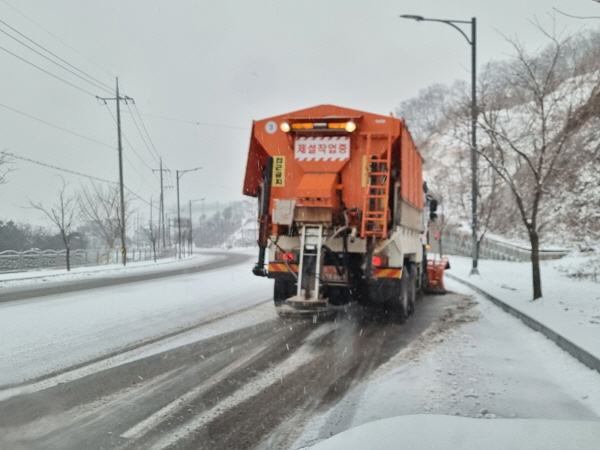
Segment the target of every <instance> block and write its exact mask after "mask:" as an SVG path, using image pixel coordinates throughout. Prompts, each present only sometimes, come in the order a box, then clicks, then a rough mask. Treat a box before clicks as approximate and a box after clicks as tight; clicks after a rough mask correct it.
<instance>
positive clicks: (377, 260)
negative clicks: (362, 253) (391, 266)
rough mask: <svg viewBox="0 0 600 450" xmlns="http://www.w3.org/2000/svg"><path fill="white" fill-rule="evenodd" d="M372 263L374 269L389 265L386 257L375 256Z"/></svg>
mask: <svg viewBox="0 0 600 450" xmlns="http://www.w3.org/2000/svg"><path fill="white" fill-rule="evenodd" d="M372 261H373V266H374V267H381V266H387V263H388V259H387V256H385V255H373V259H372Z"/></svg>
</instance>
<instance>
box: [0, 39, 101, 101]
mask: <svg viewBox="0 0 600 450" xmlns="http://www.w3.org/2000/svg"><path fill="white" fill-rule="evenodd" d="M0 49H2V50H4V51H5V52H6V53H9V54H11V55H12V56H14V57H15V58H18V59H20V60H21V61H23V62H25V63H27V64H29V65H30V66H33V67H35V68H36V69H38V70H41V71H42V72H44V73H46V74H48V75H50V76H51V77H54V78H56V79H57V80H60V81H62V82H63V83H66V84H68V85H69V86H72V87H74V88H75V89H78V90H80V91H82V92H85V93H86V94H89V95H91V96H92V97H96V95H95V94H92V93H91V92H90V91H88V90H87V89H84V88H82V87H79V86H77V85H76V84H73V83H71V82H70V81H67V80H65V79H64V78H61V77H59V76H58V75H55V74H53V73H52V72H49V71H47V70H46V69H42V68H41V67H40V66H38V65H36V64H34V63H32V62H31V61H28V60H26V59H25V58H22V57H20V56H19V55H17V54H16V53H13V52H11V51H10V50H7V49H5V48H4V47H2V46H0Z"/></svg>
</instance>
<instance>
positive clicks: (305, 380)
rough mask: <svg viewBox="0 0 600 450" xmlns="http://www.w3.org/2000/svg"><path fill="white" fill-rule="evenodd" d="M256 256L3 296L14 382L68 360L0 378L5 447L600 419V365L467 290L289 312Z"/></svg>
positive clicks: (272, 438)
mask: <svg viewBox="0 0 600 450" xmlns="http://www.w3.org/2000/svg"><path fill="white" fill-rule="evenodd" d="M250 266H251V263H249V262H247V263H243V264H238V265H234V266H231V267H228V268H222V269H218V270H212V271H208V272H200V273H197V274H191V275H183V276H178V277H173V278H164V279H162V280H159V281H154V282H144V283H133V284H127V285H121V286H114V287H109V288H104V289H98V290H95V291H85V292H80V293H71V294H66V295H63V296H56V297H54V298H49V297H47V298H44V299H39V300H34V301H26V302H16V303H12V304H5V305H2V306H1V307H0V308H2V309H1V311H2V315H1V317H3V318H2V319H1V320H3V321H4V322H3V323H2V326H7V327H9V328H10V327H12V328H10V329H9V331H5V330H4V329H2V331H1V332H2V333H3V339H7V340H8V344H3V346H2V355H1V358H2V359H1V363H2V368H3V369H4V368H5V367H10V368H11V369H10V370H8V371H5V370H2V376H3V377H5V378H6V379H7V381H8V382H13V383H14V382H15V381H19V380H21V381H22V380H23V379H30V378H31V377H32V376H37V375H39V374H43V373H48V372H49V371H56V370H58V369H59V368H61V367H67V366H74V365H77V367H71V369H69V370H67V371H64V372H62V373H57V374H55V375H53V376H51V377H47V378H45V379H43V380H40V381H37V382H29V383H21V385H20V386H18V387H13V388H5V389H3V390H0V448H11V449H17V450H18V449H21V448H23V449H25V448H26V449H61V450H62V449H80V448H88V449H90V450H92V449H108V448H115V449H137V448H140V449H142V448H143V449H157V450H158V449H197V448H207V449H212V448H214V449H222V448H239V449H253V448H261V449H263V448H264V449H272V448H281V449H287V448H300V447H303V446H306V445H307V444H309V443H312V442H316V441H319V440H321V439H323V438H325V437H328V436H329V435H331V434H334V433H337V432H339V431H342V430H344V429H347V428H349V427H351V426H355V425H358V424H361V423H365V422H368V421H370V420H374V419H377V418H382V417H388V416H391V415H398V414H419V413H437V414H440V413H442V414H461V415H465V416H471V417H481V416H484V417H500V418H511V417H514V416H516V417H519V418H535V417H538V418H563V419H564V418H570V419H588V420H598V418H599V415H600V392H599V391H598V386H600V377H599V375H598V373H596V372H593V371H591V370H589V369H587V368H585V367H583V366H582V365H581V364H580V363H578V362H577V361H575V360H574V359H573V358H571V357H570V356H568V355H567V354H565V353H564V352H563V351H562V350H560V349H558V348H557V347H556V346H555V345H554V344H553V343H551V342H550V341H548V340H547V339H545V338H543V337H542V336H540V335H539V334H537V333H535V332H533V331H531V330H529V329H528V328H526V327H525V326H524V325H522V324H521V323H520V322H519V321H517V320H516V319H514V318H513V317H511V316H509V315H507V314H505V313H504V312H502V311H501V310H499V309H498V308H496V307H495V306H493V305H491V304H489V303H485V300H477V301H479V304H478V303H477V301H476V300H474V299H473V298H471V297H469V296H468V295H466V293H467V291H465V293H461V294H449V295H446V296H432V297H426V298H425V299H424V300H423V301H421V302H420V303H419V304H418V305H417V312H416V313H415V315H414V316H413V317H412V318H411V320H410V321H409V322H407V323H406V324H404V325H394V324H380V323H373V322H369V321H366V320H365V319H362V318H361V317H360V314H358V313H356V314H355V312H354V311H351V314H350V316H351V317H347V316H345V317H340V318H338V319H336V321H328V322H323V323H316V324H315V323H312V322H311V321H308V322H306V321H301V322H297V321H296V322H294V321H283V320H281V319H279V318H278V317H277V316H276V314H275V312H274V310H273V307H272V304H271V301H270V300H269V297H270V291H271V287H272V285H271V283H270V282H269V281H267V280H265V279H261V278H256V277H253V276H252V275H251V273H250V270H249V268H250ZM453 288H455V289H457V290H460V286H454V285H453ZM13 308H15V309H13ZM90 311H93V312H94V314H93V316H94V317H89V318H87V315H89V312H90ZM6 315H9V316H10V317H9V319H5V318H4V316H6ZM63 316H64V317H63ZM24 321H25V322H24ZM27 321H33V324H32V326H31V327H30V328H27V329H26V330H21V329H20V328H19V326H18V324H13V322H20V323H21V324H23V323H27ZM54 322H58V323H54ZM21 328H23V327H21ZM14 333H16V334H18V336H16V335H15V336H14V337H13V336H12V335H13V334H14ZM43 336H47V339H46V345H45V347H43V348H41V349H39V348H35V346H36V345H38V344H39V342H40V338H41V337H43ZM157 336H158V337H157ZM7 345H8V347H7ZM7 348H10V352H7V351H6V349H7ZM13 352H14V353H13ZM91 354H96V355H97V357H96V359H95V360H94V361H88V362H85V361H87V360H88V359H89V356H90V355H91ZM86 358H87V359H86ZM19 361H20V362H21V364H19ZM23 361H29V362H28V364H26V365H25V364H22V362H23ZM57 361H60V364H58V363H57ZM2 384H5V385H6V382H4V383H2ZM3 441H4V442H3Z"/></svg>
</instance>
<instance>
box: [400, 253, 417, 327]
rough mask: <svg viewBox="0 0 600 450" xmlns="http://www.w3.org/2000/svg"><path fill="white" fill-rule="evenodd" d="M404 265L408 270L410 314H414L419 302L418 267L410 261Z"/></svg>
mask: <svg viewBox="0 0 600 450" xmlns="http://www.w3.org/2000/svg"><path fill="white" fill-rule="evenodd" d="M404 267H405V269H406V271H407V272H408V281H407V282H408V315H409V316H412V315H413V313H414V312H415V303H416V302H417V267H416V266H415V264H413V263H409V264H407V265H406V266H404ZM403 275H404V274H403Z"/></svg>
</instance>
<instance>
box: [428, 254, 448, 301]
mask: <svg viewBox="0 0 600 450" xmlns="http://www.w3.org/2000/svg"><path fill="white" fill-rule="evenodd" d="M449 268H450V261H449V260H448V258H446V257H444V258H441V259H428V260H427V278H428V279H429V283H428V284H427V292H428V293H430V294H445V293H446V287H445V286H444V270H446V269H449Z"/></svg>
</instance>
